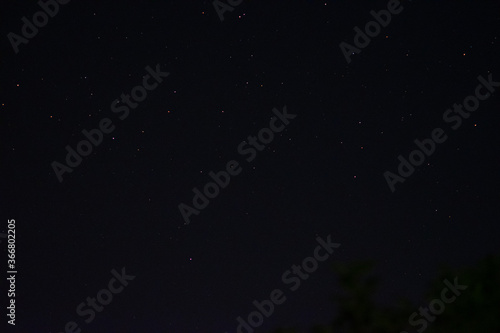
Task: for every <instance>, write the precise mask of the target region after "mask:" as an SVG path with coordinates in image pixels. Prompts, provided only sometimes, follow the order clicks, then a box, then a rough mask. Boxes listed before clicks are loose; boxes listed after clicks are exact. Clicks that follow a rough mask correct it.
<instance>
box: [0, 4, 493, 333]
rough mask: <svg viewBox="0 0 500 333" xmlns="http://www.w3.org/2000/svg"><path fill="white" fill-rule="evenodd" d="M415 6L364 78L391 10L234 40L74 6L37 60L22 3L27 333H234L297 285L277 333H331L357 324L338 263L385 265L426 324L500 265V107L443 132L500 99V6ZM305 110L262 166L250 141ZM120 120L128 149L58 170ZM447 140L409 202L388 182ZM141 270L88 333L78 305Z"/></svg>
mask: <svg viewBox="0 0 500 333" xmlns="http://www.w3.org/2000/svg"><path fill="white" fill-rule="evenodd" d="M402 5H403V6H404V10H403V12H402V13H401V14H399V15H397V16H393V19H392V22H391V23H390V25H389V26H388V27H386V28H383V29H382V32H381V33H380V35H379V36H377V37H375V38H373V40H372V42H371V43H370V45H369V46H368V47H367V48H365V49H364V50H362V52H361V53H360V54H359V55H355V56H353V57H352V62H351V63H350V64H347V63H346V61H345V58H344V56H343V54H342V52H341V51H340V48H339V43H340V42H342V41H345V42H347V43H350V44H352V43H353V37H354V31H353V28H354V27H355V26H359V27H364V25H365V23H366V22H368V21H370V20H372V17H371V16H370V14H369V12H370V10H377V11H378V10H381V9H385V8H386V6H387V1H371V2H368V1H365V2H358V1H346V0H335V1H329V0H328V1H321V2H319V1H299V0H298V1H243V3H242V4H241V5H239V6H237V7H236V8H235V9H234V11H233V12H226V13H225V14H224V17H225V20H224V22H221V21H220V20H219V18H218V16H217V14H216V11H215V9H214V7H213V5H212V3H211V1H128V0H126V1H120V2H106V3H103V2H102V1H85V2H84V1H71V2H70V3H68V4H66V5H61V6H60V11H59V13H58V14H57V15H56V16H55V17H54V18H51V19H50V20H49V23H48V24H47V26H45V27H43V28H40V31H39V33H38V34H37V35H36V36H35V37H34V38H33V39H32V40H30V42H29V43H28V44H27V45H21V46H20V47H19V48H20V52H19V53H18V54H15V53H14V51H13V49H12V46H11V45H10V42H9V40H8V38H7V34H8V33H9V32H14V33H16V34H20V30H21V26H22V22H21V18H22V17H23V16H27V17H28V18H29V19H30V21H31V18H32V15H33V14H34V13H35V12H37V11H39V10H40V7H39V6H38V5H37V4H36V2H35V1H30V2H28V1H26V2H15V1H10V2H8V4H7V2H3V3H2V5H1V8H2V9H1V17H0V21H1V22H2V23H1V35H2V36H3V37H2V43H1V45H0V47H1V50H0V52H1V53H0V57H1V59H0V66H1V73H0V74H1V78H2V80H0V88H1V92H0V94H1V95H0V104H1V106H0V117H1V118H0V119H1V126H2V130H1V138H0V141H1V149H2V153H1V157H2V176H3V180H2V191H1V193H2V200H1V201H2V208H1V212H2V219H3V221H2V223H1V225H0V232H6V229H7V219H15V220H16V236H17V237H16V262H17V266H18V272H19V273H18V276H17V284H16V288H17V289H18V290H17V293H16V304H17V309H16V310H17V317H16V319H17V320H16V326H15V328H14V327H11V326H10V325H9V327H8V332H61V331H63V328H64V325H65V323H66V322H67V321H70V320H75V321H77V322H78V323H79V324H80V327H81V328H82V331H83V332H130V333H131V332H193V333H194V332H221V333H222V332H226V331H227V332H231V333H232V332H235V331H236V330H235V329H236V326H237V322H236V319H235V318H236V317H237V316H243V317H246V316H247V315H248V313H249V312H251V311H254V307H253V305H252V301H253V300H254V299H257V300H263V299H266V298H269V293H270V292H271V290H273V289H276V288H280V289H282V290H284V291H286V296H287V301H286V302H285V303H284V304H283V305H280V306H278V307H276V309H275V312H274V314H273V315H272V316H271V317H270V318H268V319H266V320H265V322H264V325H263V326H262V328H261V329H262V330H270V329H272V328H274V327H278V326H285V325H293V326H297V327H309V326H310V325H312V324H313V323H326V322H328V321H330V320H331V319H332V318H333V316H334V315H335V309H336V307H335V304H334V303H332V302H331V300H330V297H331V296H332V295H334V294H335V293H337V292H338V291H339V290H338V287H337V285H336V282H335V275H334V274H333V273H332V271H331V270H330V268H329V266H330V265H331V264H332V263H334V262H349V261H352V260H356V259H374V260H376V262H377V268H376V273H377V274H378V275H379V276H380V277H381V279H382V281H383V283H382V285H381V290H380V291H379V293H378V294H377V299H378V301H379V302H381V303H384V304H391V303H393V302H394V301H395V300H396V299H397V298H398V297H399V296H405V297H408V298H410V299H412V300H413V301H414V302H415V305H416V306H417V305H418V304H419V303H418V302H419V301H420V300H421V297H422V292H423V291H424V289H425V288H426V286H427V284H428V281H429V280H430V279H431V278H433V277H434V275H435V273H436V271H437V269H438V267H439V266H440V265H441V264H443V263H447V264H449V265H453V266H461V265H470V264H473V263H475V262H476V261H477V260H479V259H480V258H483V257H484V256H485V255H487V254H491V253H493V254H498V253H499V245H498V242H497V239H498V233H499V231H500V228H499V227H498V206H497V201H498V194H497V189H498V185H499V182H498V177H497V170H498V165H499V158H498V156H499V153H500V151H499V148H498V139H499V134H498V130H497V129H498V120H499V116H498V111H499V104H500V103H499V99H498V95H497V94H498V93H496V94H493V95H492V97H490V98H489V99H488V100H487V101H485V102H482V103H481V105H480V108H479V109H478V110H477V111H476V112H475V113H474V114H473V115H472V116H471V117H470V118H469V119H466V120H464V122H463V124H462V126H461V127H460V129H458V130H456V131H452V130H451V129H450V127H449V126H448V125H447V124H445V123H444V121H443V120H442V115H443V112H444V111H445V110H446V109H447V108H450V107H451V106H452V105H453V103H462V101H463V99H464V98H465V97H466V96H468V95H471V94H473V93H474V89H475V87H476V86H477V84H478V82H477V77H478V76H479V75H482V76H484V77H487V75H488V73H492V75H493V79H494V80H495V81H500V69H499V68H498V67H499V66H498V60H499V57H498V56H499V52H498V50H499V42H500V40H499V39H498V27H499V23H500V16H499V14H498V13H499V10H500V3H499V2H498V1H480V2H478V1H472V0H470V1H434V2H430V1H429V2H426V1H417V0H414V1H412V2H409V1H404V2H402ZM240 16H241V18H240ZM156 64H160V66H161V69H162V70H163V71H168V72H170V76H169V77H168V78H165V79H164V81H163V83H161V84H160V85H159V87H158V88H157V89H155V90H154V91H152V92H149V94H148V97H147V99H146V100H145V101H144V102H142V103H140V106H139V107H137V108H136V109H135V110H131V113H130V115H129V117H128V118H126V119H125V120H123V121H121V120H119V119H118V117H117V114H115V113H112V112H111V110H110V104H111V102H112V101H113V100H115V99H116V98H119V96H120V94H121V93H123V92H124V93H129V92H130V90H131V89H132V88H133V87H135V86H136V85H139V84H141V83H142V76H143V75H144V74H145V73H146V72H145V70H144V68H145V67H146V66H151V67H153V68H154V67H155V66H156ZM247 82H248V83H247ZM18 85H19V86H18ZM285 105H286V106H287V109H288V112H289V113H293V114H297V117H296V118H295V119H294V120H292V121H291V123H290V125H289V126H287V128H286V130H285V131H284V132H282V134H281V135H277V136H276V137H275V139H274V141H273V142H272V143H270V144H269V145H268V147H267V148H266V149H265V150H264V151H262V152H259V153H258V155H257V158H256V159H255V160H254V161H253V162H251V163H247V162H245V161H243V158H242V157H241V156H240V155H239V154H238V153H237V147H238V144H239V143H240V142H241V141H243V140H245V139H246V137H247V136H248V135H250V134H252V135H256V134H257V133H258V131H259V130H260V129H261V128H263V127H267V126H268V124H269V119H270V117H271V116H272V111H271V110H272V109H273V108H278V109H279V110H281V109H282V108H283V106H285ZM222 111H223V112H222ZM106 117H108V118H110V119H112V121H113V124H115V125H116V129H115V131H114V132H113V133H112V134H109V135H105V136H104V140H103V142H102V144H100V145H99V146H98V147H95V148H94V151H93V153H92V154H91V155H90V156H88V157H84V158H83V162H82V163H81V165H80V166H78V167H76V168H75V169H74V171H73V172H72V173H71V174H69V173H66V174H65V175H64V176H63V177H64V181H63V182H62V183H60V182H58V180H57V177H56V176H55V173H54V171H53V170H52V167H51V163H52V162H53V161H54V160H57V161H59V162H61V163H64V158H65V155H66V150H65V146H66V145H70V146H72V147H75V146H76V144H77V143H78V141H80V140H82V139H83V138H84V137H83V135H82V134H81V131H82V130H83V129H87V130H90V129H92V128H96V127H97V126H98V122H99V121H100V120H101V119H102V118H106ZM436 127H442V128H443V129H445V131H446V133H447V134H448V140H447V141H446V142H445V143H443V144H441V145H438V146H437V148H436V151H435V153H434V154H433V155H432V156H431V157H429V158H428V159H427V160H426V162H425V164H424V165H423V166H421V167H418V168H417V170H416V171H415V173H414V174H413V175H412V176H411V177H409V179H408V180H407V181H406V182H405V183H404V184H398V185H396V191H395V192H394V193H391V191H390V190H389V187H388V185H387V183H386V181H385V179H384V177H383V173H384V172H385V171H387V170H389V171H392V172H396V169H397V165H398V161H397V156H398V155H399V154H402V155H403V156H405V157H407V156H408V154H409V153H410V152H411V151H412V150H413V149H415V145H414V144H413V140H414V139H417V138H418V139H424V138H428V137H429V136H430V133H431V131H432V130H433V129H434V128H436ZM142 131H144V133H142ZM113 138H114V139H113ZM361 147H363V149H361ZM232 159H236V160H238V161H241V166H242V169H243V171H242V172H241V174H240V175H238V176H236V177H232V178H231V183H230V184H229V185H228V187H227V188H226V189H223V190H221V193H220V194H219V196H218V197H217V198H215V199H213V200H211V202H210V205H209V206H208V207H207V208H206V209H204V210H203V211H201V213H200V215H198V216H193V217H192V220H191V224H189V225H187V226H186V225H184V224H183V223H184V221H183V219H182V216H181V214H180V213H179V210H178V205H179V203H181V202H184V203H186V204H189V205H191V200H192V196H193V194H192V192H191V190H192V188H193V187H198V188H201V187H203V186H204V185H205V183H207V182H208V181H209V180H210V179H209V177H208V173H209V171H215V172H217V171H219V170H222V169H223V168H225V165H226V163H227V161H229V160H232ZM428 163H429V165H427V164H428ZM329 234H331V235H332V240H333V241H335V242H337V243H341V244H342V245H341V247H340V248H339V249H338V250H337V251H336V252H335V253H334V254H333V255H332V256H331V257H330V258H329V259H328V261H327V262H324V263H320V266H319V268H318V270H317V271H316V272H314V273H313V274H312V275H311V277H310V278H309V279H308V280H306V281H303V283H302V285H301V287H300V289H298V290H297V291H295V292H290V291H289V290H288V288H287V286H285V285H284V284H283V282H282V281H281V275H282V274H283V272H285V271H286V270H287V269H289V268H290V266H291V265H292V264H299V263H300V262H301V261H302V260H303V259H304V258H306V257H308V256H310V255H312V252H313V250H314V248H315V246H316V240H315V239H316V237H317V236H321V237H323V238H326V236H327V235H329ZM1 246H2V251H4V252H2V253H6V242H5V241H4V242H2V244H1ZM3 257H4V259H2V260H5V263H6V261H7V258H6V255H5V256H3ZM1 267H5V266H4V264H2V266H1ZM122 267H125V268H126V271H127V273H129V274H131V275H134V276H136V278H135V280H133V281H131V282H130V284H129V286H127V287H126V288H125V290H124V291H123V292H122V293H120V294H118V295H116V296H115V298H114V300H113V302H112V303H111V304H110V305H108V306H106V307H105V309H104V311H103V312H102V313H101V314H99V315H98V316H97V317H96V319H95V320H94V321H93V322H92V323H91V324H88V325H87V324H84V323H83V320H82V319H81V318H80V317H78V316H77V315H76V312H75V308H76V306H77V305H78V304H79V303H81V302H84V301H85V299H86V298H87V297H88V296H92V297H95V295H96V293H97V292H98V291H99V290H101V289H103V288H105V287H106V286H107V284H108V281H109V280H110V278H111V277H112V275H111V273H110V271H111V270H112V269H113V268H114V269H117V270H121V268H122ZM2 270H3V269H2ZM6 270H7V269H5V271H6ZM3 274H4V275H2V276H5V275H6V273H3ZM2 280H3V281H4V282H2V283H3V284H2V289H3V291H2V292H1V294H2V295H3V296H2V301H1V302H2V308H4V306H6V304H7V297H6V295H5V294H6V292H4V290H5V289H4V288H5V287H6V286H7V285H6V284H5V279H2ZM3 311H6V310H3ZM2 317H3V318H4V319H3V320H4V321H5V322H6V321H7V319H6V316H5V314H2ZM3 324H4V323H2V325H3Z"/></svg>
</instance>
